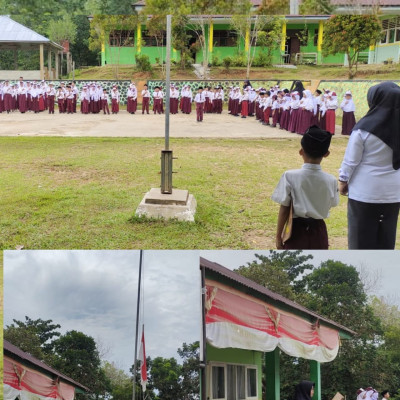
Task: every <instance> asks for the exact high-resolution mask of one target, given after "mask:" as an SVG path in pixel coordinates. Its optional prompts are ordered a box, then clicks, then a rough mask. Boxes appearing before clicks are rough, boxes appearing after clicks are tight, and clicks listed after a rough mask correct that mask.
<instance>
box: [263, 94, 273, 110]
mask: <svg viewBox="0 0 400 400" xmlns="http://www.w3.org/2000/svg"><path fill="white" fill-rule="evenodd" d="M268 107H272V98H271V96H268V97H265V98H264V110H265V109H267V108H268Z"/></svg>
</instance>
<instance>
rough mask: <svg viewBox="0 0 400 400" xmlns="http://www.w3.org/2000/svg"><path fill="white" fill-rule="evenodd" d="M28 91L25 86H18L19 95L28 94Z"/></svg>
mask: <svg viewBox="0 0 400 400" xmlns="http://www.w3.org/2000/svg"><path fill="white" fill-rule="evenodd" d="M26 92H27V90H26V87H25V86H18V89H17V93H18V94H26Z"/></svg>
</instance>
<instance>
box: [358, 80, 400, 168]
mask: <svg viewBox="0 0 400 400" xmlns="http://www.w3.org/2000/svg"><path fill="white" fill-rule="evenodd" d="M367 101H368V105H369V110H368V112H367V114H366V115H365V116H364V117H363V118H361V119H360V121H358V123H357V124H356V125H355V126H354V128H353V130H355V129H362V130H364V131H367V132H369V133H372V134H373V135H375V136H376V137H378V138H379V139H381V140H382V142H383V143H385V144H386V145H387V146H389V147H390V148H391V149H392V150H393V160H392V165H393V168H394V169H395V170H398V169H399V168H400V87H399V86H398V85H396V84H395V83H394V82H382V83H380V84H378V85H375V86H372V87H371V88H369V90H368V94H367Z"/></svg>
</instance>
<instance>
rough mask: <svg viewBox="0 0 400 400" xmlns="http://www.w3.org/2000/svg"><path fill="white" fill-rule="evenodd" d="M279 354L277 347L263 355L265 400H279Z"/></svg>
mask: <svg viewBox="0 0 400 400" xmlns="http://www.w3.org/2000/svg"><path fill="white" fill-rule="evenodd" d="M279 354H280V350H279V348H278V347H277V348H276V349H275V350H274V351H271V352H268V353H265V384H266V388H265V400H280V392H281V382H280V376H279Z"/></svg>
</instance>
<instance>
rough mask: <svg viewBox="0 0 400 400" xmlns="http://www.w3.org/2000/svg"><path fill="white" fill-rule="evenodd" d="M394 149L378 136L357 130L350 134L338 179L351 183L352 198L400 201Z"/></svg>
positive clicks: (370, 201)
mask: <svg viewBox="0 0 400 400" xmlns="http://www.w3.org/2000/svg"><path fill="white" fill-rule="evenodd" d="M392 160H393V150H392V149H391V148H390V147H389V146H388V145H386V144H385V143H383V142H382V140H381V139H379V138H378V137H377V136H375V135H373V134H372V133H369V132H367V131H364V130H361V129H357V130H355V131H353V132H352V133H351V135H350V139H349V142H348V144H347V148H346V152H345V154H344V159H343V162H342V165H341V167H340V171H339V179H340V180H341V181H346V182H347V181H348V182H349V198H350V199H353V200H357V201H362V202H365V203H397V202H400V169H398V170H395V169H393V165H392Z"/></svg>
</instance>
